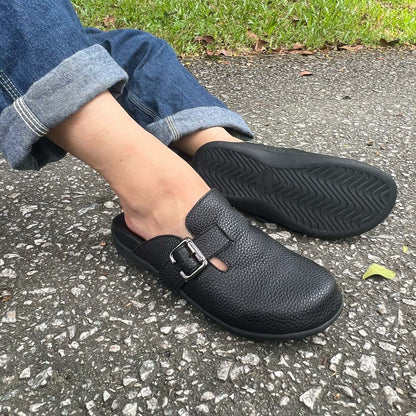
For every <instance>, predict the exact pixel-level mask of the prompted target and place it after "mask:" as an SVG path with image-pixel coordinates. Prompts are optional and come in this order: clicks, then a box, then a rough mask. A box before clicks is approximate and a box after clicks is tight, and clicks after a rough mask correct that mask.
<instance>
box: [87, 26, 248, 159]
mask: <svg viewBox="0 0 416 416" xmlns="http://www.w3.org/2000/svg"><path fill="white" fill-rule="evenodd" d="M86 34H87V35H88V37H89V38H90V40H91V41H92V42H97V43H99V44H101V45H102V46H103V47H104V48H106V49H107V50H108V51H109V53H110V54H111V56H112V57H113V58H114V59H115V60H116V61H117V62H118V63H119V65H120V66H122V67H123V69H124V70H125V71H126V72H127V73H128V74H129V81H128V83H127V85H126V88H125V89H124V92H123V94H122V95H121V96H120V97H119V98H118V101H119V102H120V104H121V105H122V106H123V108H124V109H125V110H126V111H127V112H128V113H129V114H130V115H131V117H132V118H133V119H134V120H136V122H137V123H138V124H140V125H141V126H142V127H143V128H145V129H146V130H148V131H149V132H151V133H152V134H153V135H155V136H156V137H157V138H158V139H159V140H161V141H162V142H163V143H165V144H166V145H171V144H172V145H173V146H172V147H175V148H176V149H178V150H181V151H183V152H185V153H188V154H189V155H193V153H194V152H195V151H196V149H197V148H199V147H200V146H201V145H203V144H205V143H207V142H209V141H213V140H222V141H240V140H239V139H237V137H239V138H242V139H244V140H248V139H251V138H252V137H253V133H252V132H251V130H250V129H249V127H248V126H247V124H246V123H245V122H244V120H243V118H242V117H241V116H240V115H239V114H237V113H235V112H233V111H231V110H230V109H228V108H227V106H226V105H225V104H224V103H223V102H222V101H220V100H219V99H218V98H216V97H214V96H213V95H212V94H210V93H209V92H208V91H207V90H206V89H205V88H204V87H203V86H202V85H201V84H200V83H199V82H198V81H197V80H196V79H195V77H194V76H193V75H191V73H190V72H189V71H188V70H187V69H186V68H185V67H184V66H183V65H182V64H181V62H180V61H179V60H178V58H177V56H176V54H175V52H174V51H173V49H172V48H171V47H170V46H169V44H168V43H167V42H166V41H164V40H163V39H160V38H157V37H155V36H152V35H151V34H149V33H146V32H143V31H139V30H114V31H110V32H101V31H100V30H98V29H94V28H87V29H86Z"/></svg>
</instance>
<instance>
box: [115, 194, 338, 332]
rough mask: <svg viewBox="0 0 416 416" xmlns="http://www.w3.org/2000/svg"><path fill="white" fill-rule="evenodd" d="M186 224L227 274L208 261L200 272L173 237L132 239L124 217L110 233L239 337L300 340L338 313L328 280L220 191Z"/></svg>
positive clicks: (197, 261)
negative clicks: (239, 209)
mask: <svg viewBox="0 0 416 416" xmlns="http://www.w3.org/2000/svg"><path fill="white" fill-rule="evenodd" d="M186 227H187V229H188V230H189V232H190V233H191V234H192V235H193V237H194V239H193V242H194V243H195V245H196V246H197V247H198V248H199V250H200V251H201V252H202V253H203V254H204V256H205V257H207V258H208V259H209V258H211V257H214V256H216V257H218V258H220V259H221V260H222V261H223V262H224V263H225V264H226V265H227V266H228V270H227V271H220V270H218V269H217V268H216V267H214V266H213V265H212V264H211V263H209V262H208V265H206V266H205V267H202V266H201V264H202V262H201V260H200V259H197V258H196V257H195V256H194V255H193V253H192V249H191V248H190V247H188V245H187V244H185V243H183V244H182V245H181V246H180V247H179V248H178V249H176V250H175V247H177V246H178V245H179V244H180V243H181V241H182V240H181V239H180V238H178V237H175V236H158V237H156V238H153V239H151V240H148V241H143V240H141V239H140V238H139V237H137V236H136V237H137V238H135V235H134V234H133V233H132V232H131V231H129V230H128V228H127V227H126V226H125V223H124V217H123V215H122V214H121V215H119V216H117V217H116V218H115V219H114V221H113V227H112V232H113V239H114V242H115V245H116V247H117V249H118V251H119V252H120V254H122V255H124V256H125V257H127V258H128V259H130V260H131V261H133V262H135V263H136V264H138V265H150V266H151V267H150V270H152V271H157V272H158V275H159V279H160V281H161V283H163V284H164V285H165V286H167V287H169V288H170V289H172V290H176V291H178V292H179V294H181V295H182V296H184V297H185V298H186V299H187V300H189V301H190V302H191V303H193V304H194V305H195V306H197V307H198V308H199V309H200V310H202V311H203V312H204V313H205V314H206V315H207V316H209V317H210V318H212V319H214V320H215V321H216V322H218V323H220V324H221V325H223V326H225V327H226V328H227V329H229V330H230V331H232V332H235V333H237V334H240V335H245V336H250V337H255V338H262V339H275V338H276V339H278V338H299V337H304V336H308V335H312V334H314V333H316V332H319V331H321V330H322V329H324V328H325V327H327V326H328V325H329V324H330V323H332V322H333V321H334V320H335V318H336V317H337V316H338V314H339V313H340V311H341V309H342V296H341V293H340V291H339V289H338V286H337V284H336V282H335V279H334V278H333V277H332V275H331V274H330V273H329V272H328V271H327V270H325V269H324V268H323V267H321V266H319V265H317V264H316V263H314V262H313V261H311V260H309V259H307V258H305V257H302V256H300V255H298V254H296V253H294V252H292V251H290V250H288V249H286V248H285V247H283V246H282V245H280V244H279V243H277V242H276V241H275V240H273V239H272V238H270V237H269V236H268V235H267V234H265V233H263V232H262V231H260V230H259V229H257V228H255V227H253V226H252V225H251V224H250V223H249V222H248V221H247V220H246V218H245V217H244V216H242V215H241V214H240V213H239V212H238V211H236V210H235V209H234V208H232V207H231V205H230V204H229V203H228V201H227V200H226V199H225V198H224V197H223V196H222V195H221V194H220V193H219V192H218V191H217V190H211V191H210V192H208V193H207V194H206V195H205V196H204V197H203V198H202V199H200V200H199V201H198V203H197V204H196V205H195V206H194V207H193V209H192V210H191V211H190V212H189V214H188V216H187V218H186ZM127 234H129V235H127ZM126 241H129V243H128V244H126ZM172 250H173V253H172ZM171 253H172V255H173V257H174V262H172V260H171V259H170V255H171ZM199 267H201V271H200V272H199V273H198V274H196V275H195V276H194V277H192V278H190V279H188V280H186V279H184V278H183V277H182V276H181V274H180V272H181V271H182V272H184V273H185V275H189V274H191V273H192V272H193V271H195V270H197V269H198V268H199ZM148 268H149V267H148Z"/></svg>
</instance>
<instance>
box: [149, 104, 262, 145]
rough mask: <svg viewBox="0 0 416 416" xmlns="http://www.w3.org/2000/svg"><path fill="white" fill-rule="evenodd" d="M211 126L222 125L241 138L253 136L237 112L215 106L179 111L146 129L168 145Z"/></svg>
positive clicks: (246, 138)
mask: <svg viewBox="0 0 416 416" xmlns="http://www.w3.org/2000/svg"><path fill="white" fill-rule="evenodd" d="M211 127H224V128H225V129H226V130H228V131H230V133H231V134H233V135H234V136H237V137H239V138H240V139H242V140H250V139H252V138H253V137H254V135H253V132H252V131H251V130H250V128H249V127H248V126H247V124H246V122H245V121H244V120H243V118H242V117H241V116H240V115H239V114H237V113H234V112H233V111H231V110H229V109H227V108H222V107H216V106H209V107H195V108H189V109H186V110H182V111H179V112H177V113H175V114H173V115H170V116H168V117H165V118H163V119H161V120H158V121H155V122H154V123H151V124H149V125H148V126H146V130H147V131H149V132H150V133H152V134H153V135H154V136H156V137H157V138H158V139H159V140H160V141H161V142H163V143H164V144H166V145H169V144H171V143H172V142H174V141H176V140H179V139H180V138H181V137H183V136H186V135H188V134H191V133H195V132H197V131H200V130H205V129H208V128H211Z"/></svg>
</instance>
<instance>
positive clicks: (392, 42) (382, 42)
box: [380, 38, 400, 48]
mask: <svg viewBox="0 0 416 416" xmlns="http://www.w3.org/2000/svg"><path fill="white" fill-rule="evenodd" d="M399 42H400V39H393V40H386V39H383V38H381V39H380V45H381V46H382V47H383V48H387V47H389V46H395V45H397V44H398V43H399Z"/></svg>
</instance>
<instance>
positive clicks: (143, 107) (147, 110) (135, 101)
mask: <svg viewBox="0 0 416 416" xmlns="http://www.w3.org/2000/svg"><path fill="white" fill-rule="evenodd" d="M128 97H129V100H130V101H131V102H132V103H133V104H135V105H136V106H137V107H138V108H139V109H140V110H142V111H143V112H144V113H145V114H147V115H148V116H150V117H152V118H153V119H154V120H155V121H158V120H160V117H159V115H157V114H156V113H155V112H154V111H153V110H152V109H151V108H150V107H148V106H147V105H146V104H144V103H143V102H142V101H140V100H139V99H138V98H136V97H135V96H134V95H133V94H129V95H128Z"/></svg>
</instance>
